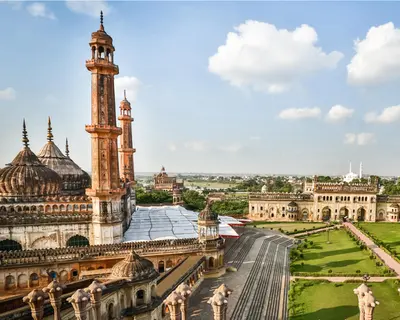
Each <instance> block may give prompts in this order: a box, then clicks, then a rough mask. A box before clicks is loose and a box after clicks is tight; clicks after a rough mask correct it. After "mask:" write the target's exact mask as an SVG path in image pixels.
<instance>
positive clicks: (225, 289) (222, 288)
mask: <svg viewBox="0 0 400 320" xmlns="http://www.w3.org/2000/svg"><path fill="white" fill-rule="evenodd" d="M218 292H220V293H222V295H223V296H224V297H225V298H228V297H229V296H230V295H231V293H232V292H233V290H231V289H229V288H228V287H227V286H226V285H225V283H223V284H221V285H220V286H219V287H218V288H217V289H215V290H214V294H216V293H218Z"/></svg>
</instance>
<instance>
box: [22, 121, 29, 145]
mask: <svg viewBox="0 0 400 320" xmlns="http://www.w3.org/2000/svg"><path fill="white" fill-rule="evenodd" d="M22 142H23V143H24V146H25V147H26V148H28V146H29V139H28V132H27V131H26V125H25V118H24V121H23V123H22Z"/></svg>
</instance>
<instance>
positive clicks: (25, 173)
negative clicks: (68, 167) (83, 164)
mask: <svg viewBox="0 0 400 320" xmlns="http://www.w3.org/2000/svg"><path fill="white" fill-rule="evenodd" d="M22 141H23V142H24V148H23V149H22V150H21V151H20V152H19V153H18V154H17V156H16V157H15V159H14V160H13V161H12V162H11V163H10V164H7V165H6V167H5V168H3V169H1V170H0V197H4V198H18V197H19V198H31V197H45V196H54V195H58V194H59V193H60V189H61V178H60V176H59V175H58V174H57V173H56V172H54V171H53V170H51V169H49V168H47V167H46V166H45V165H44V164H42V163H41V162H40V161H39V159H38V158H37V156H36V155H35V154H34V153H33V152H32V150H31V149H29V147H28V142H29V140H28V137H27V132H26V128H25V121H24V129H23V139H22Z"/></svg>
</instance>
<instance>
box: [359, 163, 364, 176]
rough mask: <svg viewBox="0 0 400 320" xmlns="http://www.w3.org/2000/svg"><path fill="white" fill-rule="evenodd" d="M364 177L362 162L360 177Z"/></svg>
mask: <svg viewBox="0 0 400 320" xmlns="http://www.w3.org/2000/svg"><path fill="white" fill-rule="evenodd" d="M362 177H363V165H362V162H360V177H359V178H360V179H361V178H362Z"/></svg>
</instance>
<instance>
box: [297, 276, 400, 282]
mask: <svg viewBox="0 0 400 320" xmlns="http://www.w3.org/2000/svg"><path fill="white" fill-rule="evenodd" d="M296 279H304V280H328V281H330V282H345V281H349V280H361V281H364V279H363V277H301V276H292V277H290V280H296ZM387 279H400V277H370V278H369V280H368V282H383V281H385V280H387Z"/></svg>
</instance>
